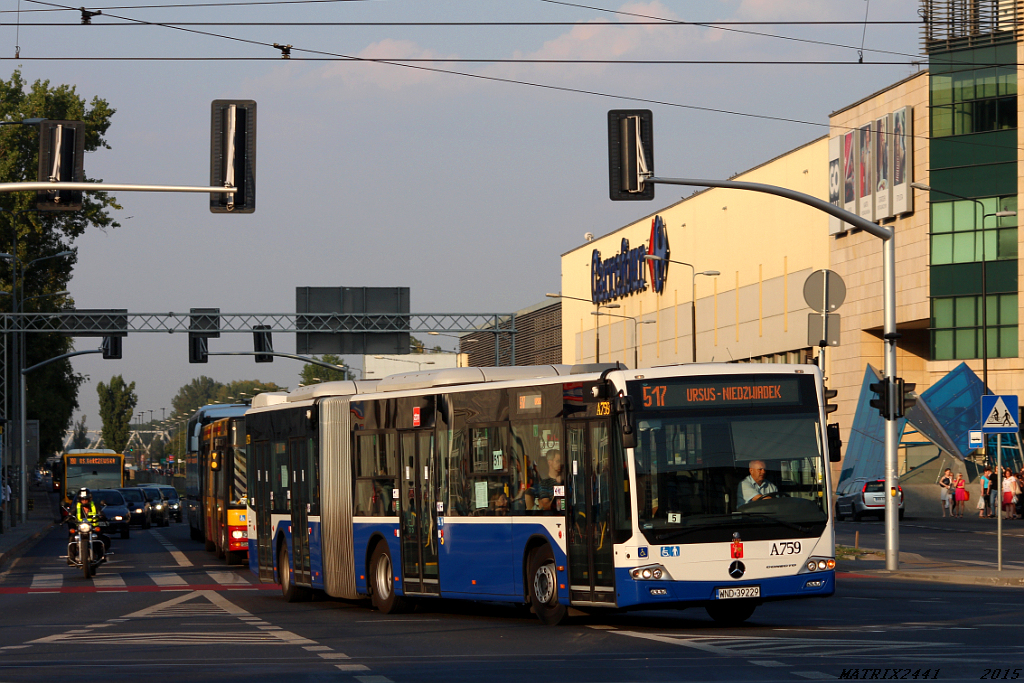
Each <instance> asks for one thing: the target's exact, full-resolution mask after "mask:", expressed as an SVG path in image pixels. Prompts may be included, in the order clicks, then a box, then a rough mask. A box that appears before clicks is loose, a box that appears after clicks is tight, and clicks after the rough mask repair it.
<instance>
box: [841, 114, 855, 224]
mask: <svg viewBox="0 0 1024 683" xmlns="http://www.w3.org/2000/svg"><path fill="white" fill-rule="evenodd" d="M843 208H844V209H846V210H847V211H849V212H850V213H857V132H856V131H853V130H851V131H850V132H848V133H847V134H846V135H844V136H843Z"/></svg>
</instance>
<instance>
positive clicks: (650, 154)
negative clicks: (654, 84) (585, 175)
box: [608, 109, 654, 201]
mask: <svg viewBox="0 0 1024 683" xmlns="http://www.w3.org/2000/svg"><path fill="white" fill-rule="evenodd" d="M652 175H654V114H652V113H651V110H650V109H613V110H611V111H609V112H608V181H609V196H610V197H611V199H612V201H631V200H632V201H635V200H651V199H654V183H649V182H645V181H646V179H647V178H650V177H651V176H652Z"/></svg>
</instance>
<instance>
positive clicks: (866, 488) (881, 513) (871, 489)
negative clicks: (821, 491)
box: [836, 479, 903, 522]
mask: <svg viewBox="0 0 1024 683" xmlns="http://www.w3.org/2000/svg"><path fill="white" fill-rule="evenodd" d="M898 488H899V494H900V519H903V487H902V486H900V487H898ZM847 515H849V516H850V517H853V519H854V521H856V522H859V521H860V519H861V517H863V516H864V515H877V516H878V518H879V519H885V480H884V479H851V480H850V481H848V482H845V483H844V484H841V485H840V487H839V489H838V490H837V491H836V521H842V520H843V519H845V518H846V516H847Z"/></svg>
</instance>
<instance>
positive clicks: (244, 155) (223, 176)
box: [210, 100, 256, 213]
mask: <svg viewBox="0 0 1024 683" xmlns="http://www.w3.org/2000/svg"><path fill="white" fill-rule="evenodd" d="M211 110H212V117H211V118H212V120H211V123H210V186H211V187H234V188H237V191H236V192H231V193H228V192H222V193H213V194H211V195H210V211H211V212H213V213H253V212H254V211H255V210H256V102H254V101H253V100H214V101H213V104H212V105H211Z"/></svg>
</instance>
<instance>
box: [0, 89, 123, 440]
mask: <svg viewBox="0 0 1024 683" xmlns="http://www.w3.org/2000/svg"><path fill="white" fill-rule="evenodd" d="M113 114H114V110H113V109H111V108H110V106H109V105H108V104H107V102H106V101H105V100H102V99H99V98H95V97H94V98H93V100H92V102H90V103H88V105H87V103H86V101H85V99H84V98H82V97H80V96H79V95H78V93H77V92H76V91H75V88H74V86H69V85H58V86H53V87H51V86H50V83H49V81H36V82H35V83H33V84H32V85H31V86H30V87H27V84H26V82H25V81H24V80H23V79H22V76H21V72H20V71H15V72H14V73H13V74H12V76H11V79H10V80H9V81H4V80H2V79H0V121H23V120H25V119H29V118H46V119H51V120H70V121H84V122H85V123H86V133H85V151H86V152H94V151H96V150H98V149H101V148H106V149H109V145H108V144H107V142H106V140H105V138H104V135H105V134H106V132H107V129H108V128H109V127H110V119H111V117H112V116H113ZM38 158H39V132H38V127H36V126H28V125H25V126H16V125H10V126H0V182H25V181H34V180H35V179H36V174H37V170H38V165H39V162H38ZM86 180H92V179H90V178H88V177H87V178H86ZM34 206H35V193H34V192H5V193H0V215H2V219H0V251H3V252H6V253H8V254H14V255H15V256H16V257H17V259H18V264H19V265H20V266H28V265H29V264H32V263H33V262H34V261H35V262H36V263H34V264H33V265H31V266H30V267H27V268H26V269H25V271H24V277H23V278H21V280H20V281H19V282H18V283H17V284H18V291H14V288H13V286H12V285H13V284H14V283H13V281H12V280H13V278H12V273H13V272H14V269H13V268H6V267H4V268H0V290H2V291H6V292H14V294H15V295H16V297H17V298H18V299H19V301H20V300H21V299H22V298H24V299H25V306H24V309H23V310H24V311H26V312H37V311H54V310H60V309H62V308H70V307H73V305H74V303H73V301H71V300H70V299H69V298H67V297H66V296H63V297H57V296H50V295H54V294H55V293H56V292H61V291H64V290H66V289H67V285H68V283H69V282H70V280H71V274H72V269H73V267H74V265H75V261H76V257H75V256H74V255H72V256H64V257H61V258H52V259H51V258H47V257H50V256H54V255H55V254H58V253H60V252H62V251H70V250H71V249H72V247H73V242H74V240H75V239H76V238H77V237H79V236H81V235H82V234H83V233H84V232H85V230H86V229H87V228H89V227H96V228H100V229H107V228H117V227H119V225H118V224H117V222H116V221H114V220H113V219H111V217H110V213H109V211H108V209H111V208H114V209H120V208H121V207H120V206H118V205H117V203H116V201H115V200H114V198H113V197H110V196H109V195H107V194H106V193H104V192H94V193H87V194H85V196H84V200H83V208H82V210H81V211H61V212H47V213H39V212H36V211H35V209H34ZM37 259H46V260H41V261H37ZM14 299H15V296H12V297H5V301H2V302H0V305H2V306H3V307H4V308H3V310H5V311H6V310H13V309H12V308H11V307H12V306H13V303H14ZM25 340H26V344H25V347H26V348H25V366H26V367H28V366H32V365H35V364H36V363H39V362H41V361H44V360H47V359H49V358H53V357H55V356H59V355H62V354H64V353H68V352H69V351H72V350H73V348H74V345H73V342H72V339H71V338H70V337H64V336H62V335H59V334H43V333H35V332H33V333H31V334H26V335H25ZM7 376H8V377H11V378H15V379H16V378H17V372H16V371H15V370H14V368H13V367H11V368H9V371H8V373H7ZM83 381H84V377H83V376H81V375H76V374H75V373H74V372H73V370H72V366H71V361H70V360H67V359H66V360H63V361H59V362H56V363H52V364H50V365H48V366H45V367H44V368H42V369H40V370H37V371H35V372H33V373H32V374H31V375H29V377H28V398H27V401H26V408H27V414H28V419H30V420H39V452H40V454H43V453H52V452H55V451H59V450H60V449H61V447H62V442H63V438H64V432H65V430H66V429H67V428H68V426H69V425H71V423H72V419H73V416H74V411H75V409H77V408H78V389H79V387H80V386H81V384H82V382H83ZM15 386H16V383H15ZM11 390H12V391H13V390H14V387H12V388H11ZM10 417H15V416H10Z"/></svg>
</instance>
